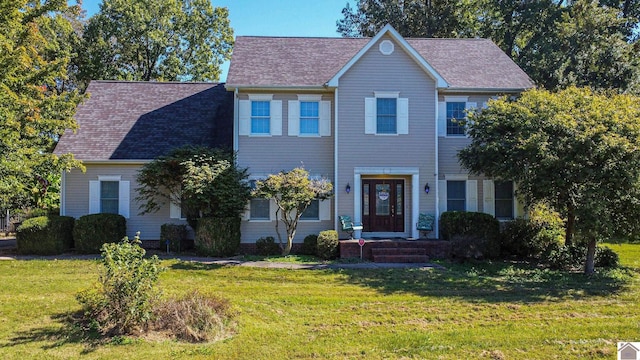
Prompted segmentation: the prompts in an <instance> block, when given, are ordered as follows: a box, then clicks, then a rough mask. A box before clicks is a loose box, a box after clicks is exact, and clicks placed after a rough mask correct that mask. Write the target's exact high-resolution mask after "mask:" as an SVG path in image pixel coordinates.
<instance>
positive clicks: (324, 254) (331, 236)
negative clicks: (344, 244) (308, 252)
mask: <svg viewBox="0 0 640 360" xmlns="http://www.w3.org/2000/svg"><path fill="white" fill-rule="evenodd" d="M339 244H340V242H339V241H338V232H337V231H335V230H325V231H321V232H320V234H318V245H317V249H316V251H317V252H316V254H317V255H318V257H320V258H321V259H325V260H329V259H333V258H335V257H337V256H338V246H339Z"/></svg>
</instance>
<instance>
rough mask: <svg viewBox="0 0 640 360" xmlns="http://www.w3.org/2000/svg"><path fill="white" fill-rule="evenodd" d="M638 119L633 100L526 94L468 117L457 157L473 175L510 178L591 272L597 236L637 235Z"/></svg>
mask: <svg viewBox="0 0 640 360" xmlns="http://www.w3.org/2000/svg"><path fill="white" fill-rule="evenodd" d="M639 119H640V98H638V97H634V96H630V95H611V96H607V95H603V94H598V93H595V92H593V91H591V90H589V89H587V88H576V87H570V88H567V89H566V90H563V91H560V92H557V93H551V92H549V91H546V90H530V91H527V92H525V93H523V94H522V97H520V98H519V99H517V100H511V99H507V98H503V99H500V100H496V101H490V102H489V105H488V107H487V108H486V109H483V110H482V111H479V112H476V113H472V114H470V115H469V121H468V122H467V124H466V125H467V127H468V132H469V136H470V137H471V144H470V145H468V146H467V147H466V148H465V149H463V150H462V151H460V152H459V154H458V157H459V160H460V163H461V164H462V166H464V167H465V168H467V169H469V170H470V171H471V172H472V173H475V174H485V175H487V176H489V177H493V178H496V179H505V180H514V181H515V182H516V183H517V184H518V193H519V195H520V196H523V197H524V198H525V199H526V201H527V203H530V204H531V203H536V202H538V201H546V202H548V203H549V204H551V205H552V206H553V207H554V208H555V209H556V210H557V211H559V212H560V213H561V214H563V216H564V217H565V218H566V219H567V225H566V226H567V228H566V240H567V242H571V241H573V235H574V234H576V235H577V236H578V240H581V241H585V242H586V243H587V244H588V245H589V247H588V250H589V252H588V254H590V255H591V257H590V258H589V259H590V260H589V259H588V262H587V264H586V267H585V270H586V271H587V272H592V271H593V251H595V244H596V240H597V239H600V238H606V237H612V236H633V235H635V234H638V233H639V231H640V223H638V221H637V218H638V217H639V216H640V151H638V150H640V120H639ZM589 261H590V262H589Z"/></svg>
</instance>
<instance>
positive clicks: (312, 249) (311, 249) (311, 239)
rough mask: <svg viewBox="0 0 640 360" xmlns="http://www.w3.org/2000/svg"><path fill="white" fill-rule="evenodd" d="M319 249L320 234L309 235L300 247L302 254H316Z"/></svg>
mask: <svg viewBox="0 0 640 360" xmlns="http://www.w3.org/2000/svg"><path fill="white" fill-rule="evenodd" d="M317 250H318V235H315V234H311V235H307V236H305V238H304V241H303V242H302V246H301V247H300V254H302V255H314V256H315V255H316V253H317Z"/></svg>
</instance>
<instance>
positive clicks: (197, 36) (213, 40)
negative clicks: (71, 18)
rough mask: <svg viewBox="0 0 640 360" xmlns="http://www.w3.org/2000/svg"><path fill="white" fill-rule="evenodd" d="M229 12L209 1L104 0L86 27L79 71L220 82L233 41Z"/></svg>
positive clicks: (89, 76) (125, 77)
mask: <svg viewBox="0 0 640 360" xmlns="http://www.w3.org/2000/svg"><path fill="white" fill-rule="evenodd" d="M228 17H229V11H228V9H227V8H223V7H215V8H214V7H213V6H212V5H211V2H209V1H207V0H194V1H178V0H161V1H136V2H131V1H128V0H105V1H104V2H103V3H102V4H100V11H99V12H98V13H97V14H95V15H94V16H93V17H91V19H89V21H88V23H87V24H86V26H85V28H84V33H83V38H82V44H81V46H80V48H79V49H78V57H79V58H78V59H77V62H78V66H79V75H78V76H79V77H80V78H81V79H82V80H90V79H108V80H138V81H151V80H154V81H217V80H218V78H219V76H220V73H221V70H220V66H221V65H222V63H223V62H224V61H226V60H229V59H230V57H231V48H232V46H233V30H232V29H231V27H230V24H229V18H228Z"/></svg>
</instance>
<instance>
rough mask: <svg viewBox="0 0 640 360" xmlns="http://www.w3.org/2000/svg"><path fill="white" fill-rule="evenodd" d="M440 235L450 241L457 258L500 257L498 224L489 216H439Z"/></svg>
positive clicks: (459, 212)
mask: <svg viewBox="0 0 640 360" xmlns="http://www.w3.org/2000/svg"><path fill="white" fill-rule="evenodd" d="M440 234H441V236H442V238H443V239H444V240H449V241H451V252H452V256H454V257H457V258H463V259H466V258H496V257H499V256H500V223H499V222H498V220H496V218H494V217H493V216H491V215H489V214H484V213H479V212H465V211H447V212H444V213H442V215H441V216H440Z"/></svg>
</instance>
